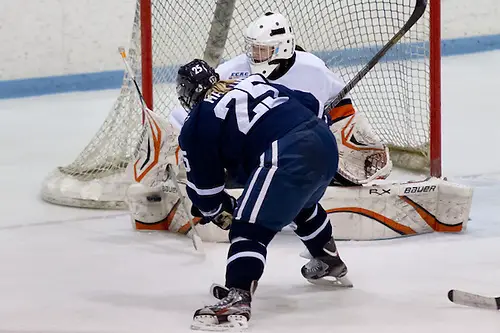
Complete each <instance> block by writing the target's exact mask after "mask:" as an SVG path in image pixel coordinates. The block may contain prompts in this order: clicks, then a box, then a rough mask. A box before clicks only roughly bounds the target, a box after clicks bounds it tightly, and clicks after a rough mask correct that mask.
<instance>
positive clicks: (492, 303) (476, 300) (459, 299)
mask: <svg viewBox="0 0 500 333" xmlns="http://www.w3.org/2000/svg"><path fill="white" fill-rule="evenodd" d="M448 299H449V300H450V301H451V302H453V303H455V304H460V305H465V306H470V307H473V308H480V309H488V310H500V297H488V296H481V295H476V294H472V293H468V292H466V291H461V290H455V289H452V290H450V291H449V292H448Z"/></svg>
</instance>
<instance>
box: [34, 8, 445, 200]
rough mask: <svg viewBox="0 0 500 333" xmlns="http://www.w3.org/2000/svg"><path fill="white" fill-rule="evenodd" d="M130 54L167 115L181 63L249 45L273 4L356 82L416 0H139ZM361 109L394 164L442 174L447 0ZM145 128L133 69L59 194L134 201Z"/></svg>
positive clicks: (150, 99) (151, 100) (304, 39)
mask: <svg viewBox="0 0 500 333" xmlns="http://www.w3.org/2000/svg"><path fill="white" fill-rule="evenodd" d="M137 1H138V2H137V7H136V15H135V19H134V27H133V32H132V38H131V44H130V47H129V61H130V64H131V66H132V68H133V70H134V71H135V73H136V76H137V78H138V80H141V81H142V89H143V95H144V98H145V100H146V103H147V104H148V106H149V107H150V108H152V109H153V110H155V111H156V112H157V113H159V114H161V115H163V116H168V114H169V113H170V111H171V110H172V109H173V108H174V107H176V106H178V102H177V97H176V93H175V84H174V82H175V77H176V73H177V69H178V67H179V66H180V65H182V64H184V63H186V62H188V61H190V60H192V59H193V58H200V57H203V58H204V59H205V60H207V61H208V62H209V63H210V64H212V65H216V64H217V63H218V62H219V60H220V59H222V60H224V59H229V58H231V57H233V56H235V55H237V54H240V53H243V52H244V51H245V50H244V47H245V45H244V43H245V42H244V36H243V32H244V29H245V28H246V26H247V25H248V24H249V23H250V22H251V21H252V20H255V19H256V18H258V17H259V16H261V15H262V14H263V13H265V12H267V11H278V12H281V13H282V14H284V15H285V16H286V17H288V19H289V21H290V24H291V26H292V28H293V29H294V34H295V36H296V40H297V44H298V45H300V46H302V47H303V48H305V49H306V50H307V51H309V52H312V53H314V54H316V55H318V56H319V57H320V58H322V59H323V60H324V61H325V63H326V64H327V65H328V66H329V67H330V68H331V69H332V70H333V71H335V72H337V73H338V74H340V76H341V77H342V78H343V79H344V80H345V81H346V82H347V81H349V79H351V78H352V77H353V76H354V75H355V74H356V73H357V72H358V71H359V70H360V69H361V68H362V67H363V66H364V64H366V63H367V62H368V61H369V59H370V58H371V57H372V56H373V55H374V54H375V53H376V52H377V51H378V50H379V49H380V48H381V47H382V46H383V44H385V43H386V42H387V41H388V40H389V39H390V38H391V37H392V36H393V35H394V34H395V33H396V32H397V31H398V30H399V29H400V28H401V27H402V26H403V25H404V23H405V22H406V20H408V18H409V17H410V14H411V13H412V11H413V8H414V4H415V0H343V1H338V0H322V1H311V0H254V1H241V0H240V1H239V0H182V1H163V0H137ZM351 96H352V97H353V99H354V104H355V107H356V108H357V110H359V111H362V112H364V113H365V114H366V115H367V117H368V119H369V120H370V123H371V124H372V126H373V128H374V130H375V132H376V133H377V134H378V135H379V136H380V138H381V139H382V140H383V141H384V142H386V143H387V144H388V145H389V146H390V147H391V150H392V152H391V157H392V159H393V162H394V164H395V165H399V166H404V167H407V168H412V169H425V168H427V170H430V173H431V174H432V175H434V176H440V175H441V151H440V145H441V140H440V0H429V5H428V6H427V9H426V13H425V14H424V15H423V17H422V18H421V19H420V20H419V22H417V24H416V25H415V26H414V27H413V28H412V29H411V30H410V31H409V32H408V33H407V34H406V35H405V36H404V37H403V38H402V40H401V41H400V42H399V43H398V44H397V45H395V46H394V47H393V48H392V49H391V50H390V51H389V53H388V54H387V55H386V56H385V57H384V58H383V59H382V60H381V61H380V63H378V64H377V65H376V66H375V67H374V68H373V69H372V70H371V71H370V72H369V73H368V74H367V76H366V77H365V78H364V79H363V80H361V82H359V84H358V85H356V86H355V87H354V89H353V90H352V91H351ZM140 137H141V112H140V103H139V100H138V96H137V93H136V91H135V89H134V87H133V84H132V83H131V80H130V79H129V77H128V76H127V74H125V76H124V79H123V85H122V88H121V92H120V95H119V97H118V99H117V100H116V102H115V104H114V107H113V109H112V110H111V112H110V113H109V115H108V117H107V119H106V120H105V122H104V124H103V125H102V126H101V128H100V129H99V131H98V132H97V134H96V135H95V136H94V138H92V140H91V141H90V143H89V144H88V146H87V147H86V148H85V149H84V150H83V151H82V152H81V153H80V155H79V156H78V157H77V158H76V160H75V161H74V162H73V163H71V164H70V165H68V166H65V167H59V168H57V169H56V170H55V171H54V172H53V173H52V174H50V175H49V176H48V177H47V178H46V179H45V181H44V183H43V188H42V197H43V198H44V199H45V200H47V201H49V202H52V203H56V204H62V205H69V206H78V207H92V208H108V209H109V208H125V207H126V205H125V203H124V202H123V200H124V197H125V193H126V189H127V187H128V186H129V185H130V183H131V182H132V181H133V180H132V177H131V176H129V177H127V176H126V174H125V169H126V166H127V165H128V163H129V162H130V161H131V160H132V159H133V158H134V155H135V154H136V149H137V147H138V143H139V141H140Z"/></svg>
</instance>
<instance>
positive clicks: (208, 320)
mask: <svg viewBox="0 0 500 333" xmlns="http://www.w3.org/2000/svg"><path fill="white" fill-rule="evenodd" d="M247 328H248V320H247V318H246V317H245V316H241V315H229V316H228V317H227V321H225V322H222V323H219V322H218V320H217V317H215V316H198V317H195V318H194V319H193V323H192V324H191V329H192V330H195V331H208V332H243V331H245V330H246V329H247Z"/></svg>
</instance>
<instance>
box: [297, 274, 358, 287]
mask: <svg viewBox="0 0 500 333" xmlns="http://www.w3.org/2000/svg"><path fill="white" fill-rule="evenodd" d="M307 281H308V282H309V283H312V284H315V285H318V286H325V287H335V288H352V287H354V285H353V284H352V282H351V280H349V278H348V277H347V276H343V277H341V278H335V277H333V276H325V277H322V278H319V279H307Z"/></svg>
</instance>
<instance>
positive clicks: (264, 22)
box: [245, 13, 295, 77]
mask: <svg viewBox="0 0 500 333" xmlns="http://www.w3.org/2000/svg"><path fill="white" fill-rule="evenodd" d="M245 44H246V54H247V57H248V60H249V62H250V68H251V70H252V73H260V74H262V75H264V76H265V77H268V76H269V75H270V74H271V73H272V72H273V71H274V70H275V69H276V68H277V67H278V66H279V64H280V62H281V61H283V60H287V59H290V58H291V57H292V56H293V55H294V53H295V36H294V35H293V33H292V27H291V26H290V25H289V24H288V20H287V19H286V18H285V17H284V16H283V15H281V14H277V13H276V14H275V13H266V14H264V16H262V17H260V18H258V19H257V20H255V21H253V22H252V23H250V25H249V26H248V27H247V30H246V34H245ZM280 60H281V61H280Z"/></svg>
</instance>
